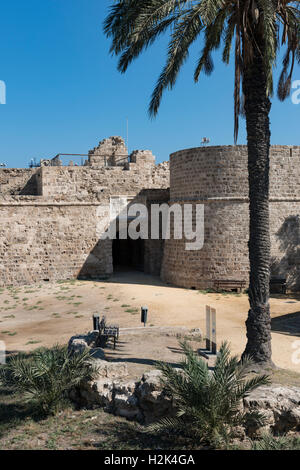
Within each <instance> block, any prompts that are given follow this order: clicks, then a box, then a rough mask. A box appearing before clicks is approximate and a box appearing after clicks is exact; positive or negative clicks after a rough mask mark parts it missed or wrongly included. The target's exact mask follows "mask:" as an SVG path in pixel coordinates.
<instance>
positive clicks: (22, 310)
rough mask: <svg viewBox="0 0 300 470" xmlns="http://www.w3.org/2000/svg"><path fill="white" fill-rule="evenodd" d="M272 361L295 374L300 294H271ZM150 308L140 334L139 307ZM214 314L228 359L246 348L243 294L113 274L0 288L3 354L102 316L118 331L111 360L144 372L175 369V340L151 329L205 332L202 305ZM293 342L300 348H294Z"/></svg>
mask: <svg viewBox="0 0 300 470" xmlns="http://www.w3.org/2000/svg"><path fill="white" fill-rule="evenodd" d="M270 304H271V312H272V345H273V360H274V362H275V364H276V365H277V366H278V367H280V368H283V369H290V370H293V371H294V372H299V373H300V363H298V364H297V362H299V361H297V360H296V361H295V360H293V353H294V359H295V357H296V359H297V358H298V359H300V353H299V354H298V355H297V349H298V350H300V296H296V295H292V294H290V295H289V294H288V295H276V296H272V298H271V301H270ZM142 305H146V306H148V308H149V313H148V326H147V328H146V330H142V328H140V327H141V323H140V307H141V306H142ZM206 305H210V306H212V307H215V308H216V310H217V341H218V344H220V343H221V341H223V340H228V341H229V342H230V344H231V349H232V352H233V353H237V354H240V353H242V351H243V349H244V347H245V343H246V329H245V320H246V318H247V311H248V299H247V295H245V294H221V293H220V294H217V293H209V294H208V293H205V292H199V291H197V290H188V289H183V288H177V287H173V286H171V285H168V284H165V283H163V282H162V281H161V280H160V279H159V278H158V277H153V276H150V275H146V274H143V273H138V272H131V273H128V272H127V273H117V274H115V275H114V276H113V277H112V278H110V279H109V280H106V281H99V282H98V281H97V282H94V281H66V282H57V283H53V284H50V283H41V284H40V285H35V286H23V287H16V288H6V289H4V288H3V289H0V340H1V341H4V342H5V345H6V350H7V352H8V353H9V352H12V351H21V350H22V351H29V350H31V349H35V348H37V347H39V346H43V345H44V346H51V345H53V344H56V343H60V344H63V343H66V342H67V341H68V340H69V338H70V336H72V335H75V334H78V333H84V332H87V331H89V330H91V329H92V315H93V314H94V313H98V314H99V315H100V316H102V315H105V316H106V318H107V322H108V323H112V324H119V326H120V327H121V328H137V329H136V330H127V329H126V330H122V332H121V337H120V342H119V344H118V347H117V349H116V351H110V352H109V357H110V358H111V359H112V360H123V361H127V362H128V363H130V364H135V365H136V366H137V368H138V369H140V370H145V367H146V368H147V367H148V366H149V367H150V366H151V365H152V364H153V361H154V360H157V359H164V360H169V361H170V362H174V363H176V361H177V360H178V339H177V338H176V337H175V336H170V335H166V334H158V331H160V330H159V329H158V328H155V327H160V326H163V327H187V328H200V329H201V330H202V331H203V332H205V306H206ZM296 341H298V342H299V344H297V343H295V342H296Z"/></svg>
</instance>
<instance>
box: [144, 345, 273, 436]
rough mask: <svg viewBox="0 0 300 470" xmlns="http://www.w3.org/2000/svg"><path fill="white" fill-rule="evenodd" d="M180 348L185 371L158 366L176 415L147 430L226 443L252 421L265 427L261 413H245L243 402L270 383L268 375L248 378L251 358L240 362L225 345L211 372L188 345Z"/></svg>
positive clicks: (164, 365) (162, 364)
mask: <svg viewBox="0 0 300 470" xmlns="http://www.w3.org/2000/svg"><path fill="white" fill-rule="evenodd" d="M180 345H181V347H182V349H183V352H184V354H185V359H184V361H183V362H182V363H181V367H182V369H174V368H173V367H172V366H171V365H170V364H166V363H163V362H159V363H158V368H159V369H160V370H161V371H162V375H163V377H162V384H163V386H164V389H165V391H166V393H167V394H168V395H169V396H171V397H172V398H173V400H174V404H175V406H176V408H177V413H176V416H175V417H174V418H172V417H166V418H162V419H161V420H160V421H158V422H156V423H154V424H151V425H149V426H148V428H147V430H148V431H150V432H157V431H162V430H164V431H177V432H179V433H182V434H184V435H191V436H194V437H196V438H197V439H199V440H200V441H206V442H209V443H211V444H216V443H218V442H221V441H224V440H225V441H227V440H228V439H229V438H230V436H231V435H232V430H233V428H234V427H236V426H241V425H244V424H246V423H247V422H248V421H249V420H251V423H252V424H256V425H263V424H264V419H263V416H262V415H261V414H260V413H259V412H256V411H250V412H244V411H243V410H242V407H241V400H242V399H243V398H244V397H246V396H247V395H248V394H249V393H250V392H251V391H252V390H254V389H256V388H257V387H259V386H260V385H265V384H267V383H269V378H268V376H267V375H259V376H254V377H252V378H247V375H248V371H249V367H250V365H252V361H251V360H250V359H249V358H244V359H243V360H242V361H239V359H238V357H237V356H233V357H231V356H230V349H229V346H228V344H227V343H226V342H224V343H222V346H221V348H220V352H219V354H218V356H217V359H216V364H215V367H214V369H213V370H212V371H211V370H210V369H209V368H208V365H207V363H206V362H205V361H204V360H203V359H201V358H200V357H199V356H198V355H197V354H196V353H195V352H194V351H193V350H192V348H191V347H190V346H189V345H188V343H187V342H182V343H180Z"/></svg>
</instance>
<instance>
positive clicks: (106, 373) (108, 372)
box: [93, 359, 128, 379]
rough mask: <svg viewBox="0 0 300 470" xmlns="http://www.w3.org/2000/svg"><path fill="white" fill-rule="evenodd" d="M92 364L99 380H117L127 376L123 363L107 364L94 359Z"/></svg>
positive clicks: (125, 366) (125, 365)
mask: <svg viewBox="0 0 300 470" xmlns="http://www.w3.org/2000/svg"><path fill="white" fill-rule="evenodd" d="M93 363H94V364H95V366H96V367H97V369H98V377H99V378H107V379H115V378H118V379H119V378H122V377H126V376H127V375H128V368H127V364H126V363H125V362H108V361H104V360H101V359H95V360H93Z"/></svg>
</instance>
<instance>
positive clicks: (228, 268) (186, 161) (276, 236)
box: [161, 146, 300, 290]
mask: <svg viewBox="0 0 300 470" xmlns="http://www.w3.org/2000/svg"><path fill="white" fill-rule="evenodd" d="M299 162H300V147H296V146H295V147H289V146H272V147H271V153H270V231H271V243H272V251H271V257H272V263H271V275H272V276H273V277H279V278H287V283H288V287H289V288H290V289H293V290H298V289H299V288H300V167H299ZM170 175H171V176H170V178H171V179H170V202H171V203H172V202H177V203H179V204H181V205H182V204H184V203H191V202H193V203H199V204H204V219H205V221H204V227H205V229H204V246H203V248H202V250H198V251H186V250H185V243H186V240H184V239H182V240H174V239H171V240H167V241H166V242H165V247H164V259H163V265H162V273H161V275H162V278H163V279H164V280H165V281H168V282H171V283H173V284H177V285H179V286H184V287H188V288H197V289H199V288H200V289H201V288H212V287H213V285H214V280H217V279H221V280H223V279H234V280H246V281H248V272H249V263H248V237H249V230H248V225H249V212H248V211H249V205H248V177H247V147H246V146H234V147H231V146H228V147H201V148H193V149H188V150H182V151H179V152H176V153H173V154H172V155H171V157H170Z"/></svg>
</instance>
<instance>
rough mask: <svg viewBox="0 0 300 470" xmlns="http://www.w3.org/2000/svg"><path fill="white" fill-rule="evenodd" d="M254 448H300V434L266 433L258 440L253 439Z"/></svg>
mask: <svg viewBox="0 0 300 470" xmlns="http://www.w3.org/2000/svg"><path fill="white" fill-rule="evenodd" d="M251 446H252V450H300V437H299V436H278V437H275V436H273V435H272V434H267V433H266V434H264V435H263V436H262V438H261V439H259V440H258V441H252V444H251Z"/></svg>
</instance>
